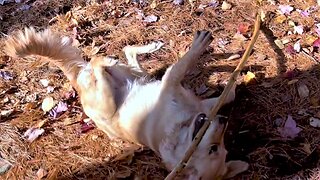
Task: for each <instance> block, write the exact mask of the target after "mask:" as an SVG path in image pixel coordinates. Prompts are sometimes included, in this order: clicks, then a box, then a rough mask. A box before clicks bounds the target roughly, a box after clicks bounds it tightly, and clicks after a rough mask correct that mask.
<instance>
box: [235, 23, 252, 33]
mask: <svg viewBox="0 0 320 180" xmlns="http://www.w3.org/2000/svg"><path fill="white" fill-rule="evenodd" d="M249 30H250V24H249V23H240V24H239V25H238V28H237V33H240V34H242V35H245V34H246V33H247V32H248V31H249Z"/></svg>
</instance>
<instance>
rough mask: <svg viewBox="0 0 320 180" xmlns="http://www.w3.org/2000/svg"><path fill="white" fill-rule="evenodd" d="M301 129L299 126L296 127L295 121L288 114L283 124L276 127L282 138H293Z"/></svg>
mask: <svg viewBox="0 0 320 180" xmlns="http://www.w3.org/2000/svg"><path fill="white" fill-rule="evenodd" d="M301 130H302V129H301V128H299V127H297V123H296V121H295V120H293V118H292V116H291V115H288V118H287V120H286V122H285V124H284V126H283V127H279V128H278V132H279V133H280V135H281V136H282V137H283V138H295V137H297V136H298V134H299V132H300V131H301Z"/></svg>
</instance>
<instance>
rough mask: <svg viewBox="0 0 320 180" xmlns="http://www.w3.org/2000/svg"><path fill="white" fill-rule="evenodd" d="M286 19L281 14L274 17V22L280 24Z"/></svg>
mask: <svg viewBox="0 0 320 180" xmlns="http://www.w3.org/2000/svg"><path fill="white" fill-rule="evenodd" d="M286 19H287V17H286V16H285V15H283V14H281V15H279V16H277V17H276V18H275V22H276V23H278V24H282V23H283V22H284V21H285V20H286Z"/></svg>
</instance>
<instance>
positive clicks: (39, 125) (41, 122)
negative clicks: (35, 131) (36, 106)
mask: <svg viewBox="0 0 320 180" xmlns="http://www.w3.org/2000/svg"><path fill="white" fill-rule="evenodd" d="M47 122H48V120H47V119H45V120H42V121H40V122H38V123H37V124H36V126H35V128H42V127H43V126H44V125H45V124H46V123H47Z"/></svg>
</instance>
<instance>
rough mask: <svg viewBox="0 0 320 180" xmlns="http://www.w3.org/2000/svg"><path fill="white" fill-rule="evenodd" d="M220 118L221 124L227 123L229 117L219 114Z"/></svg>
mask: <svg viewBox="0 0 320 180" xmlns="http://www.w3.org/2000/svg"><path fill="white" fill-rule="evenodd" d="M218 118H219V123H220V124H226V123H227V122H228V118H227V117H225V116H219V117H218Z"/></svg>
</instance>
